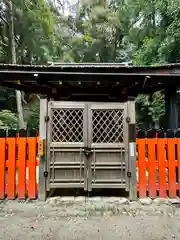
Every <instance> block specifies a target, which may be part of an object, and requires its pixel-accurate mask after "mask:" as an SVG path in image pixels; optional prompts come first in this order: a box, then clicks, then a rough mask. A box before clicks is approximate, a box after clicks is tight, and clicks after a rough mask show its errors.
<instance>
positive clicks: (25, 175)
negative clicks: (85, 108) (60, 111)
mask: <svg viewBox="0 0 180 240" xmlns="http://www.w3.org/2000/svg"><path fill="white" fill-rule="evenodd" d="M37 143H38V137H37V133H36V131H35V130H29V131H25V130H23V129H22V130H20V131H19V132H18V134H17V132H16V131H14V130H10V131H8V134H7V133H6V131H4V130H0V199H4V198H5V197H6V196H7V198H8V199H15V198H16V197H17V196H18V198H19V199H25V198H26V197H28V198H29V199H35V198H36V197H37V190H38V184H37V183H38V174H37V173H38V172H37V170H38V164H39V162H38V159H37ZM136 143H137V161H136V163H137V191H138V194H139V197H140V198H145V197H147V196H149V197H151V198H155V197H157V196H160V197H166V196H169V197H172V198H173V197H176V196H180V130H179V131H177V132H176V134H174V133H173V132H172V131H171V130H168V131H167V132H166V133H164V132H163V131H158V132H156V131H153V130H149V131H147V132H145V131H142V130H139V131H138V132H137V141H136Z"/></svg>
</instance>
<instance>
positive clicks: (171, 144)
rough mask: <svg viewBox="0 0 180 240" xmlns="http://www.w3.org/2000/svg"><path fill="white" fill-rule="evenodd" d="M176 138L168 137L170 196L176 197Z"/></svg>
mask: <svg viewBox="0 0 180 240" xmlns="http://www.w3.org/2000/svg"><path fill="white" fill-rule="evenodd" d="M176 142H177V141H176V139H175V138H168V139H167V151H168V168H169V178H168V183H169V197H172V198H173V197H176V163H175V144H176Z"/></svg>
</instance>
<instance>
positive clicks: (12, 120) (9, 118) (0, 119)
mask: <svg viewBox="0 0 180 240" xmlns="http://www.w3.org/2000/svg"><path fill="white" fill-rule="evenodd" d="M17 127H18V118H17V115H16V114H15V113H13V112H11V111H9V110H2V111H0V128H3V129H7V128H14V129H17Z"/></svg>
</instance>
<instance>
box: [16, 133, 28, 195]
mask: <svg viewBox="0 0 180 240" xmlns="http://www.w3.org/2000/svg"><path fill="white" fill-rule="evenodd" d="M17 144H18V198H19V199H25V194H26V137H19V138H18V139H17Z"/></svg>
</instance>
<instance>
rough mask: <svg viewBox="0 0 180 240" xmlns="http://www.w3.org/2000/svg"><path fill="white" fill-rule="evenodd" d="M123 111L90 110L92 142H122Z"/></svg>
mask: <svg viewBox="0 0 180 240" xmlns="http://www.w3.org/2000/svg"><path fill="white" fill-rule="evenodd" d="M123 126H124V111H123V109H117V110H110V109H107V110H102V109H95V110H92V142H93V143H121V142H123Z"/></svg>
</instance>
